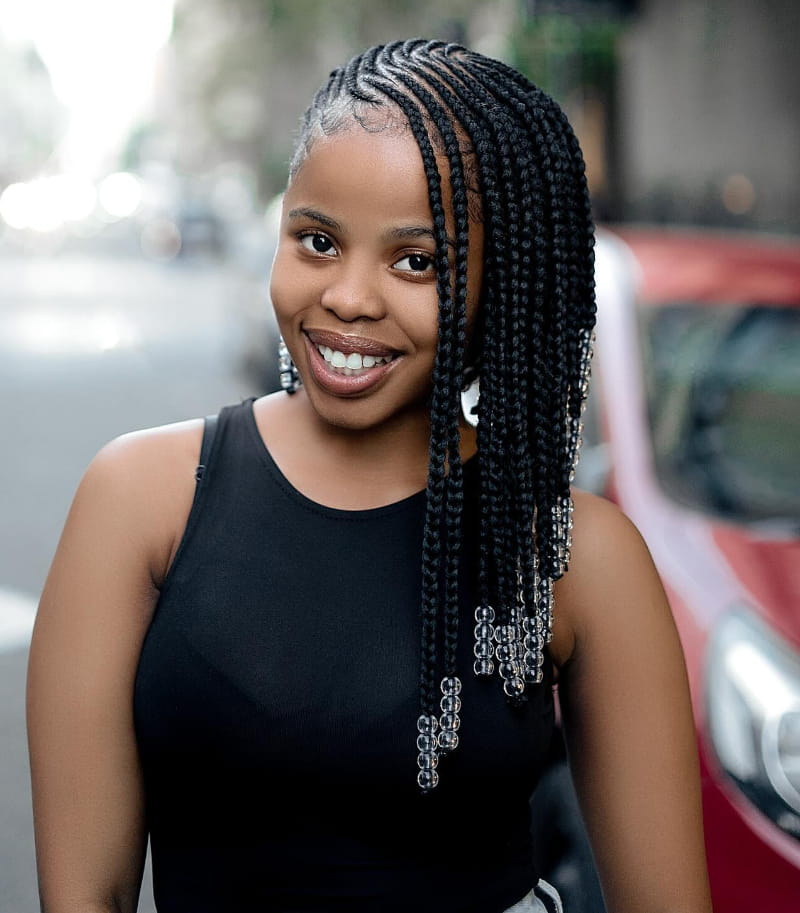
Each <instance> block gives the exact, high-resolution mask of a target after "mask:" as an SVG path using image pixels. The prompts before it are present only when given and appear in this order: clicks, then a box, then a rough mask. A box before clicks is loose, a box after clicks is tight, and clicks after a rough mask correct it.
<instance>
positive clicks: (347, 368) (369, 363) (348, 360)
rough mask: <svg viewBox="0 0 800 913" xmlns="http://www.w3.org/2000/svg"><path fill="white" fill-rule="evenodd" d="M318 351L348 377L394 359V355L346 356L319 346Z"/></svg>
mask: <svg viewBox="0 0 800 913" xmlns="http://www.w3.org/2000/svg"><path fill="white" fill-rule="evenodd" d="M317 349H318V350H319V354H320V355H321V356H322V357H323V358H324V359H325V361H326V362H327V363H328V364H329V365H330V366H331V367H333V368H340V369H341V370H342V373H343V374H346V375H348V376H350V375H351V374H358V373H360V372H361V371H362V370H363V369H364V368H374V367H376V366H377V365H382V364H386V363H388V362H390V361H391V360H392V359H393V358H394V356H393V355H362V354H361V353H360V352H350V353H349V354H348V355H345V354H344V352H339V351H337V350H336V349H332V348H331V347H330V346H322V345H318V346H317Z"/></svg>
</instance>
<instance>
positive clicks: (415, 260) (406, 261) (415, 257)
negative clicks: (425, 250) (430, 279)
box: [394, 254, 433, 273]
mask: <svg viewBox="0 0 800 913" xmlns="http://www.w3.org/2000/svg"><path fill="white" fill-rule="evenodd" d="M394 267H395V269H399V270H400V271H401V272H407V273H425V272H427V271H428V270H430V269H432V268H433V257H429V256H428V255H427V254H409V255H408V256H407V257H403V258H402V259H401V260H398V261H397V263H395V265H394Z"/></svg>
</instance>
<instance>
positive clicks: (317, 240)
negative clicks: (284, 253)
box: [300, 232, 336, 254]
mask: <svg viewBox="0 0 800 913" xmlns="http://www.w3.org/2000/svg"><path fill="white" fill-rule="evenodd" d="M300 243H301V244H302V245H303V247H305V249H306V250H310V251H311V252H312V253H315V254H332V253H335V251H336V248H335V247H334V246H333V241H331V239H330V238H328V237H327V236H326V235H321V234H319V232H311V233H310V234H307V235H301V236H300Z"/></svg>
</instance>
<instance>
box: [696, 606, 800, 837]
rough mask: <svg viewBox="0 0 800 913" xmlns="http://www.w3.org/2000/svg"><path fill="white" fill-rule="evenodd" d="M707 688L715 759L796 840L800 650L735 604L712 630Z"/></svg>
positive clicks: (799, 805) (799, 782)
mask: <svg viewBox="0 0 800 913" xmlns="http://www.w3.org/2000/svg"><path fill="white" fill-rule="evenodd" d="M707 689H708V690H707V701H708V704H707V706H708V721H709V732H710V735H711V742H712V745H713V747H714V751H715V752H716V755H717V758H718V759H719V762H720V764H721V765H722V767H723V768H724V770H725V771H726V772H727V773H728V775H729V776H730V777H731V778H732V779H733V780H734V781H735V782H736V784H737V785H738V787H739V789H740V790H741V791H742V792H743V793H744V794H745V795H746V796H747V798H748V799H749V800H750V801H751V802H752V803H753V804H754V805H756V806H757V807H758V808H759V809H761V811H762V812H764V814H765V815H767V816H768V817H769V818H771V819H772V820H773V821H774V822H775V824H777V825H778V827H779V828H781V830H783V831H785V832H786V833H787V834H790V835H791V836H793V837H795V838H796V839H798V840H800V656H799V655H798V654H797V653H795V652H793V651H792V650H791V649H790V648H789V647H788V645H787V644H786V643H784V642H783V641H782V640H780V639H779V638H778V637H777V636H776V635H775V634H774V633H773V632H772V631H770V630H769V629H768V628H767V627H766V626H765V625H764V624H763V623H762V622H760V621H759V620H758V619H756V618H755V617H754V616H752V615H751V614H749V613H744V612H732V613H730V614H728V615H726V616H725V617H724V618H723V619H722V620H721V621H720V622H719V624H718V625H717V627H716V629H715V630H714V632H713V635H712V640H711V648H710V653H709V666H708V678H707Z"/></svg>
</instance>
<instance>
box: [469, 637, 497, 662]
mask: <svg viewBox="0 0 800 913" xmlns="http://www.w3.org/2000/svg"><path fill="white" fill-rule="evenodd" d="M472 652H473V653H474V654H475V656H477V657H478V659H489V660H490V659H491V658H492V655H493V654H494V645H493V644H492V643H491V642H490V641H488V640H479V641H477V642H476V643H475V646H474V647H473V650H472Z"/></svg>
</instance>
